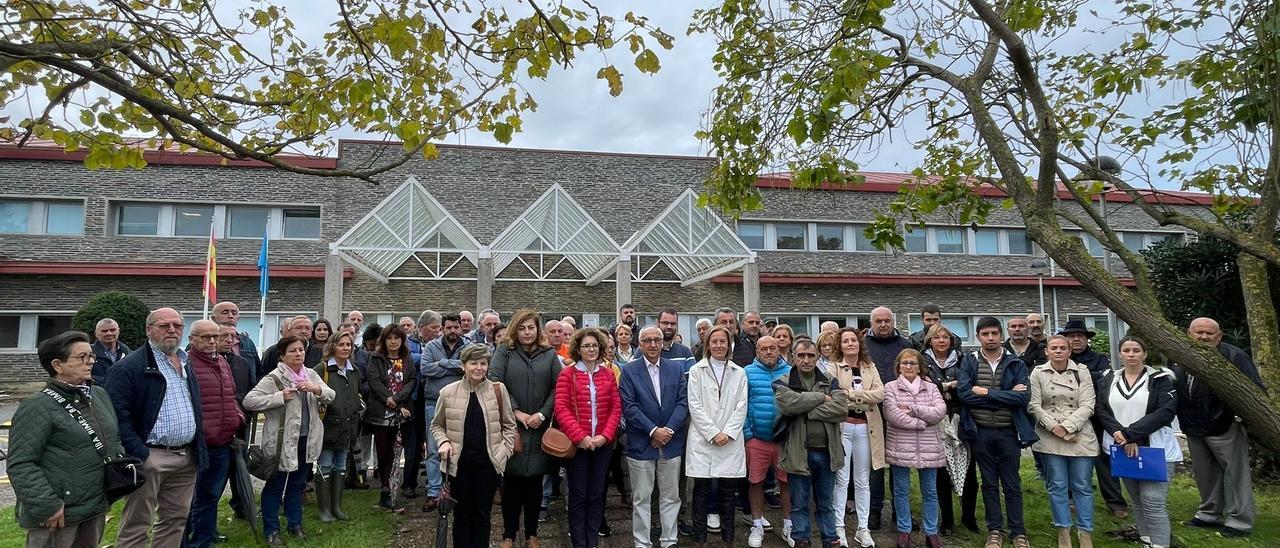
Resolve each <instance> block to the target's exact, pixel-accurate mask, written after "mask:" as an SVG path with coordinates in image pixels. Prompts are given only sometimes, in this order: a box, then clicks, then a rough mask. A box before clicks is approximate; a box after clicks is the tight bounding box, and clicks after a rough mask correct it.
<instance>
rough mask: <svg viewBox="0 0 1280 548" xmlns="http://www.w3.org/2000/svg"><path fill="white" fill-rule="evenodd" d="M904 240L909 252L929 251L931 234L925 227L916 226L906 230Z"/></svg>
mask: <svg viewBox="0 0 1280 548" xmlns="http://www.w3.org/2000/svg"><path fill="white" fill-rule="evenodd" d="M902 240H903V242H902V243H903V249H904V250H906V251H907V252H908V253H928V252H929V234H928V231H927V230H926V229H924V228H921V227H916V228H915V229H914V230H911V229H907V230H904V231H903V233H902Z"/></svg>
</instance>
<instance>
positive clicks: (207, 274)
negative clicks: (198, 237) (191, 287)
mask: <svg viewBox="0 0 1280 548" xmlns="http://www.w3.org/2000/svg"><path fill="white" fill-rule="evenodd" d="M204 299H205V302H206V303H208V304H210V305H212V304H215V303H217V302H218V239H217V238H215V237H214V233H213V228H212V227H210V229H209V254H208V256H207V257H206V258H205V262H204Z"/></svg>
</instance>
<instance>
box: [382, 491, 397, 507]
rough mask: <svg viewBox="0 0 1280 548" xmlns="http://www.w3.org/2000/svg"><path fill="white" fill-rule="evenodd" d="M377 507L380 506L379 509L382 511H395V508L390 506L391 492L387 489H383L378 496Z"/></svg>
mask: <svg viewBox="0 0 1280 548" xmlns="http://www.w3.org/2000/svg"><path fill="white" fill-rule="evenodd" d="M378 506H381V507H382V509H384V510H394V509H395V506H393V505H392V504H391V491H390V490H388V489H383V490H382V492H381V493H379V494H378Z"/></svg>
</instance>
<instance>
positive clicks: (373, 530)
mask: <svg viewBox="0 0 1280 548" xmlns="http://www.w3.org/2000/svg"><path fill="white" fill-rule="evenodd" d="M227 500H229V499H226V498H224V499H223V502H222V504H219V505H218V530H219V531H221V532H222V534H224V535H227V537H228V539H229V540H228V542H227V543H226V544H223V545H222V546H234V547H239V546H260V545H262V541H261V537H262V535H261V533H258V534H257V536H255V534H254V532H253V530H251V529H250V528H249V524H248V523H245V522H244V521H241V520H237V519H235V518H234V517H233V515H232V513H231V508H229V507H228V506H227V504H226V501H227ZM377 502H378V491H377V490H372V489H371V490H368V491H347V493H346V496H345V497H343V505H342V506H343V509H344V510H345V511H346V513H347V515H348V516H350V517H351V519H350V520H348V521H345V522H342V521H340V522H334V523H321V522H320V518H319V517H317V516H316V508H315V505H314V504H312V505H304V506H303V507H302V528H303V530H304V531H306V533H307V537H308V538H307V540H305V541H294V540H293V539H292V537H289V536H288V535H287V534H285V535H283V536H284V537H285V540H286V541H289V545H290V546H315V547H321V546H325V547H334V548H337V547H344V548H352V547H357V546H358V547H361V548H373V547H379V546H387V545H389V544H390V542H391V538H392V535H393V533H394V532H395V527H396V525H397V524H398V523H399V521H400V520H401V519H402V518H401V516H399V515H396V514H392V513H389V512H384V511H381V510H378V509H377ZM122 508H124V501H120V502H117V503H116V504H115V505H113V506H112V507H111V512H110V513H109V514H108V516H107V530H106V533H105V534H104V535H103V537H102V545H103V546H108V545H111V544H114V543H115V539H116V529H117V526H118V525H119V516H120V511H121V509H122ZM0 511H2V512H4V515H6V516H7V518H8V519H4V520H0V546H22V545H23V544H25V543H26V541H27V532H26V529H23V528H21V527H18V523H17V521H16V520H15V519H14V518H13V508H5V509H3V510H0ZM261 528H262V526H261V524H258V529H261ZM283 530H284V527H283V515H282V516H281V531H283Z"/></svg>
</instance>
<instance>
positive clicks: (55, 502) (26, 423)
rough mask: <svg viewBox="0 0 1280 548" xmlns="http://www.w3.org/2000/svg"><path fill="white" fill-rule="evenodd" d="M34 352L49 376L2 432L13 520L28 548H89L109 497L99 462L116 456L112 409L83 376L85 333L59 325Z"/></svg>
mask: <svg viewBox="0 0 1280 548" xmlns="http://www.w3.org/2000/svg"><path fill="white" fill-rule="evenodd" d="M37 352H38V354H39V356H40V366H41V367H43V368H44V370H45V372H46V373H48V374H49V380H48V382H46V383H45V387H44V390H42V391H40V392H36V393H35V394H32V395H31V396H29V397H27V399H25V400H23V401H22V403H21V404H20V405H18V411H17V412H16V413H15V414H14V415H13V428H12V430H10V432H9V441H10V445H9V448H10V453H9V459H8V463H7V464H8V471H9V479H10V481H11V482H12V485H13V491H14V495H15V496H16V497H17V502H18V504H17V509H16V514H17V518H18V525H19V526H20V527H22V528H23V529H26V530H27V544H26V545H27V546H28V547H44V546H73V547H83V548H91V547H96V546H98V545H99V543H100V542H101V540H102V533H103V529H104V527H105V525H106V512H107V507H108V505H109V504H110V502H111V501H109V500H107V497H106V494H105V493H104V492H103V481H104V474H105V472H104V464H103V462H104V460H105V459H106V458H108V457H116V456H119V455H122V454H124V448H123V447H121V445H120V437H119V435H118V433H117V432H118V430H117V426H116V412H115V409H114V408H112V406H111V400H110V398H108V397H107V392H106V390H103V389H102V388H100V387H98V386H94V385H93V383H92V382H91V378H92V374H93V363H94V356H93V350H92V349H91V348H90V346H89V336H88V335H86V334H84V333H81V332H79V331H67V332H64V333H62V334H60V335H55V336H53V337H50V338H48V339H45V340H44V341H43V342H41V343H40V348H39V349H38V351H37ZM82 421H83V422H82ZM99 444H101V447H100V448H95V447H96V446H98V445H99Z"/></svg>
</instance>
